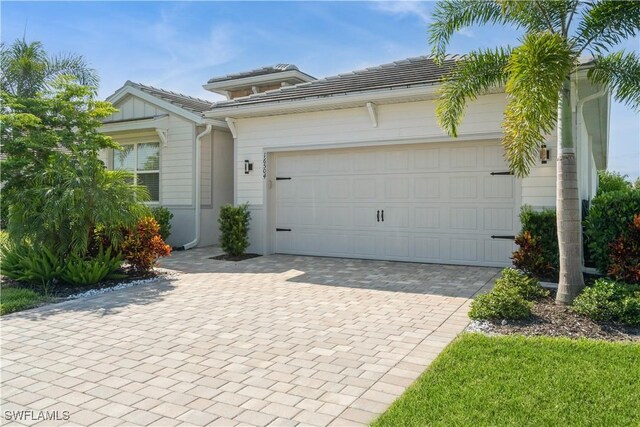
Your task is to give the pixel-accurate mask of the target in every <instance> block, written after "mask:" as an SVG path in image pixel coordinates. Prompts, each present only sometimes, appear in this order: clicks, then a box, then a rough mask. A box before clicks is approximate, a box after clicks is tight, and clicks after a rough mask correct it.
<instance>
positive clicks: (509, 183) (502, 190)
mask: <svg viewBox="0 0 640 427" xmlns="http://www.w3.org/2000/svg"><path fill="white" fill-rule="evenodd" d="M482 180H483V185H484V197H485V198H486V199H494V200H495V199H506V200H507V201H508V202H511V201H512V199H513V196H514V191H515V189H514V180H513V177H511V176H510V175H495V176H491V175H489V176H484V177H483V178H482Z"/></svg>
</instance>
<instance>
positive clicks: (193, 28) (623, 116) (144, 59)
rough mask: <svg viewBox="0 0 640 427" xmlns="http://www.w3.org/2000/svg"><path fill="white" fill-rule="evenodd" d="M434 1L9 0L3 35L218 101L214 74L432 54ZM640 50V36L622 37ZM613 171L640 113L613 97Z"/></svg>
mask: <svg viewBox="0 0 640 427" xmlns="http://www.w3.org/2000/svg"><path fill="white" fill-rule="evenodd" d="M433 7H434V3H432V2H410V1H406V2H192V3H189V2H64V3H58V2H7V1H2V3H0V12H1V14H2V17H1V24H2V30H1V37H2V41H3V42H5V43H10V42H12V41H13V40H15V39H16V38H21V37H22V35H23V34H24V33H25V28H26V37H27V40H28V41H33V40H39V41H41V42H43V43H44V45H45V48H46V49H47V51H48V52H50V53H63V52H73V53H79V54H82V55H84V56H85V57H86V58H87V60H88V61H89V62H90V64H91V65H92V66H93V67H94V68H96V69H97V70H98V72H99V74H100V76H101V87H100V95H101V96H102V97H106V96H108V95H109V94H111V93H113V92H114V91H115V90H116V89H117V88H119V87H120V86H121V85H122V84H123V83H124V82H125V81H126V80H132V81H135V82H140V83H144V84H149V85H153V86H158V87H161V88H164V89H169V90H174V91H177V92H183V93H186V94H189V95H192V96H198V97H201V98H207V99H210V100H215V99H217V96H216V95H215V94H212V93H210V92H207V91H205V90H204V89H202V87H201V85H202V84H204V83H205V82H206V81H207V80H208V79H209V78H210V77H212V76H218V75H224V74H227V73H232V72H236V71H243V70H248V69H252V68H256V67H261V66H264V65H271V64H276V63H283V62H286V63H294V64H296V65H297V66H298V67H299V68H300V69H301V70H302V71H304V72H307V73H309V74H311V75H313V76H316V77H324V76H328V75H333V74H337V73H342V72H348V71H352V70H355V69H360V68H365V67H368V66H374V65H378V64H382V63H387V62H391V61H394V60H398V59H402V58H406V57H411V56H418V55H424V54H426V53H428V51H429V47H428V44H427V35H426V28H427V25H428V24H429V22H430V19H431V13H432V11H433ZM517 37H518V33H517V31H515V30H513V29H506V30H505V29H502V28H469V29H465V30H464V31H462V32H460V33H459V34H457V35H456V36H455V37H454V39H453V42H452V44H451V46H450V52H451V53H464V52H468V51H469V50H471V49H475V48H478V47H491V46H496V45H506V44H509V43H511V44H514V43H516V42H517ZM622 47H624V48H626V49H627V50H632V49H633V50H636V51H638V50H640V39H638V38H636V39H634V40H630V41H628V42H626V43H625V44H624V45H623V46H622ZM610 138H611V142H610V163H609V168H610V169H612V170H618V171H621V172H623V173H625V174H628V175H630V176H631V177H633V178H635V177H638V176H640V117H639V115H638V114H636V113H633V112H631V111H630V110H628V109H627V108H626V107H624V106H622V105H619V104H617V103H615V102H614V103H613V105H612V111H611V136H610Z"/></svg>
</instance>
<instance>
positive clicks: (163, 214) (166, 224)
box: [151, 206, 173, 242]
mask: <svg viewBox="0 0 640 427" xmlns="http://www.w3.org/2000/svg"><path fill="white" fill-rule="evenodd" d="M151 214H152V215H153V218H154V219H155V220H156V222H157V223H158V226H159V227H160V237H162V240H164V241H165V242H166V241H167V239H168V238H169V236H170V235H171V219H172V218H173V214H172V213H171V211H170V210H169V209H167V208H165V207H164V206H158V207H155V208H153V209H151Z"/></svg>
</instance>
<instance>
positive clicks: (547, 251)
mask: <svg viewBox="0 0 640 427" xmlns="http://www.w3.org/2000/svg"><path fill="white" fill-rule="evenodd" d="M520 222H521V224H522V231H521V233H520V234H519V235H518V236H516V243H517V244H518V245H519V246H520V248H519V249H518V250H517V251H515V252H514V253H513V256H512V259H513V264H514V266H515V267H516V268H518V269H521V270H523V271H525V272H526V273H528V274H531V275H532V276H535V277H538V278H545V279H547V278H549V279H553V278H555V277H557V275H558V270H559V268H560V256H559V250H558V228H557V224H556V212H555V211H554V210H553V209H543V210H542V211H534V210H533V209H532V208H531V207H530V206H526V205H525V206H523V207H522V209H521V210H520Z"/></svg>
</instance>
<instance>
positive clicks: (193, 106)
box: [125, 80, 213, 114]
mask: <svg viewBox="0 0 640 427" xmlns="http://www.w3.org/2000/svg"><path fill="white" fill-rule="evenodd" d="M125 85H129V86H132V87H134V88H136V89H139V90H141V91H143V92H145V93H148V94H149V95H151V96H155V97H156V98H160V99H162V100H164V101H167V102H170V103H171V104H173V105H175V106H178V107H180V108H183V109H185V110H187V111H190V112H192V113H197V114H202V113H203V112H205V111H208V110H210V109H211V108H212V106H213V102H211V101H207V100H205V99H199V98H194V97H192V96H188V95H183V94H181V93H176V92H171V91H169V90H164V89H158V88H155V87H153V86H146V85H143V84H141V83H134V82H132V81H130V80H128V81H127V82H126V83H125Z"/></svg>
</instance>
